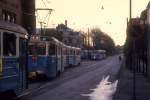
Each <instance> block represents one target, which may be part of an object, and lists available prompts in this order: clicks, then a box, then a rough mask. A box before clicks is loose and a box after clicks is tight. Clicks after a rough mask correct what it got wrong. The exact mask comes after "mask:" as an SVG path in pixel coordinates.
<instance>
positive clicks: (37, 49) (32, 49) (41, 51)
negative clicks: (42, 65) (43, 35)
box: [29, 44, 46, 55]
mask: <svg viewBox="0 0 150 100" xmlns="http://www.w3.org/2000/svg"><path fill="white" fill-rule="evenodd" d="M29 55H46V45H44V44H29Z"/></svg>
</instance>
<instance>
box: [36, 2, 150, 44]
mask: <svg viewBox="0 0 150 100" xmlns="http://www.w3.org/2000/svg"><path fill="white" fill-rule="evenodd" d="M36 1H37V2H36V6H37V7H45V6H46V7H48V8H52V9H54V10H55V11H54V12H52V14H51V16H50V20H49V24H48V27H55V26H57V24H60V23H64V20H68V26H69V27H70V28H73V29H75V30H83V31H87V28H88V27H89V28H90V29H92V28H94V27H98V28H100V29H101V30H102V31H103V32H105V33H107V34H108V35H110V36H111V37H112V38H113V39H114V41H115V44H120V45H122V44H124V42H125V38H126V18H127V17H128V16H129V0H36ZM132 2H133V10H132V13H133V17H137V16H139V15H140V13H141V11H142V10H144V9H145V8H146V6H147V4H148V2H149V0H132ZM102 6H103V7H104V9H103V10H102V9H101V8H102ZM38 13H39V14H40V15H39V16H40V17H41V18H42V15H44V16H46V13H44V12H43V14H42V12H38Z"/></svg>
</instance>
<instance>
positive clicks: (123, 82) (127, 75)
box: [113, 63, 150, 100]
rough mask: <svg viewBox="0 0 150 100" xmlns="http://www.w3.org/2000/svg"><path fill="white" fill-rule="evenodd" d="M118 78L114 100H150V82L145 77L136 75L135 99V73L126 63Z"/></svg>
mask: <svg viewBox="0 0 150 100" xmlns="http://www.w3.org/2000/svg"><path fill="white" fill-rule="evenodd" d="M117 78H118V80H119V83H118V87H117V91H116V93H115V95H114V98H113V99H114V100H150V82H148V81H147V79H146V78H145V77H144V76H143V75H141V74H136V85H135V86H136V94H135V95H136V99H133V73H132V72H131V71H129V70H128V69H127V68H125V64H124V63H123V65H122V68H121V69H120V72H119V74H118V77H117Z"/></svg>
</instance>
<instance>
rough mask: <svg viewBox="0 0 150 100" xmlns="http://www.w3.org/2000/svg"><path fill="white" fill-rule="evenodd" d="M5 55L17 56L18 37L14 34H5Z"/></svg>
mask: <svg viewBox="0 0 150 100" xmlns="http://www.w3.org/2000/svg"><path fill="white" fill-rule="evenodd" d="M3 55H4V56H15V55H16V36H15V35H14V34H9V33H7V32H4V33H3Z"/></svg>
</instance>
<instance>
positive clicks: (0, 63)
mask: <svg viewBox="0 0 150 100" xmlns="http://www.w3.org/2000/svg"><path fill="white" fill-rule="evenodd" d="M2 71H3V66H2V59H0V75H2Z"/></svg>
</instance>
